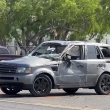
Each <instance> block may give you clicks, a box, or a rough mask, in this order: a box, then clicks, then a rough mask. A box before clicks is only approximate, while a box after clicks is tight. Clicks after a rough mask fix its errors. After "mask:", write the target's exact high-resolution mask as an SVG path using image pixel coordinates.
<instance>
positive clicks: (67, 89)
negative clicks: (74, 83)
mask: <svg viewBox="0 0 110 110" xmlns="http://www.w3.org/2000/svg"><path fill="white" fill-rule="evenodd" d="M63 90H64V91H65V92H66V93H68V94H74V93H75V92H76V91H77V90H78V88H64V89H63Z"/></svg>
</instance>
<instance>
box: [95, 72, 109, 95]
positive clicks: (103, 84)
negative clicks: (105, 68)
mask: <svg viewBox="0 0 110 110" xmlns="http://www.w3.org/2000/svg"><path fill="white" fill-rule="evenodd" d="M95 91H96V93H97V94H99V95H108V94H109V93H110V75H109V74H103V75H101V76H100V78H99V80H98V82H97V84H96V86H95Z"/></svg>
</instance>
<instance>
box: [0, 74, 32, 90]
mask: <svg viewBox="0 0 110 110" xmlns="http://www.w3.org/2000/svg"><path fill="white" fill-rule="evenodd" d="M32 84H33V74H14V75H0V86H1V87H12V86H13V87H17V88H21V89H30V88H31V87H32Z"/></svg>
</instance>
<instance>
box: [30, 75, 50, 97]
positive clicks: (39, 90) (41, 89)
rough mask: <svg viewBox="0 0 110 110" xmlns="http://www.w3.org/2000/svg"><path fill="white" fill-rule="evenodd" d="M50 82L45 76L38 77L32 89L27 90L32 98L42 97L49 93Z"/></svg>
mask: <svg viewBox="0 0 110 110" xmlns="http://www.w3.org/2000/svg"><path fill="white" fill-rule="evenodd" d="M51 89H52V81H51V79H50V78H49V77H48V76H47V75H44V74H42V75H39V76H37V77H36V78H35V80H34V82H33V86H32V88H31V89H30V90H29V91H30V93H31V94H32V95H33V96H36V97H42V96H46V95H48V94H49V93H50V91H51Z"/></svg>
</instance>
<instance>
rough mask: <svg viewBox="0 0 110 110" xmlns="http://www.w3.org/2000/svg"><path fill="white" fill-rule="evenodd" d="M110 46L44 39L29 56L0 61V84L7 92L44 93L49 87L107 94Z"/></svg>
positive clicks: (39, 94) (109, 74) (109, 71)
mask: <svg viewBox="0 0 110 110" xmlns="http://www.w3.org/2000/svg"><path fill="white" fill-rule="evenodd" d="M103 49H105V50H106V49H108V50H109V49H110V46H109V45H107V44H100V43H88V42H81V41H46V42H43V43H41V44H40V45H39V46H38V47H37V48H36V49H34V50H33V51H32V52H31V53H30V54H29V55H28V56H25V57H22V58H18V59H14V60H7V61H1V62H0V87H1V90H2V91H3V92H4V93H5V94H8V95H14V94H17V93H18V92H20V91H21V90H29V91H30V93H31V94H32V95H33V96H46V95H48V94H49V93H50V91H51V89H63V90H64V91H65V92H66V93H68V94H71V93H72V94H73V93H75V92H76V91H77V90H78V89H79V88H89V89H95V91H96V93H97V94H100V95H107V94H109V93H110V54H109V52H108V51H106V52H108V53H106V54H108V55H106V54H105V53H104V51H102V50H103Z"/></svg>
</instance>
